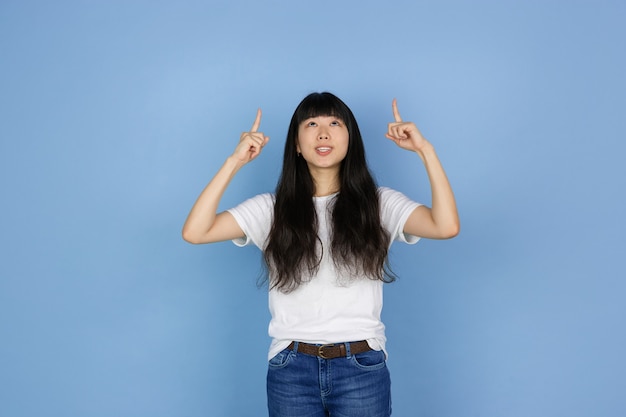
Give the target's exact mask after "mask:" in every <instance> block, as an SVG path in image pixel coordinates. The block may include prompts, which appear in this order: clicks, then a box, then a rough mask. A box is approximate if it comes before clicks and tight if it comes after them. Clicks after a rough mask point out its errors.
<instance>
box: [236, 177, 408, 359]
mask: <svg viewBox="0 0 626 417" xmlns="http://www.w3.org/2000/svg"><path fill="white" fill-rule="evenodd" d="M378 193H379V196H380V205H381V219H382V226H383V228H384V229H385V230H386V231H387V232H388V233H389V234H390V236H391V241H394V240H400V241H402V242H405V243H409V244H414V243H416V242H417V241H418V240H419V238H418V237H416V236H410V235H405V234H404V233H403V232H402V230H403V228H404V223H405V222H406V220H407V218H408V217H409V215H410V214H411V212H412V211H413V210H414V209H415V208H416V207H418V206H419V205H420V204H418V203H416V202H414V201H412V200H410V199H409V198H407V197H406V196H405V195H404V194H402V193H400V192H398V191H394V190H392V189H390V188H386V187H380V188H379V189H378ZM335 196H336V194H335V195H330V196H325V197H314V198H313V201H314V203H315V208H316V210H317V216H318V220H319V230H318V236H319V238H320V240H321V242H322V245H323V246H324V248H330V243H331V242H330V237H329V233H328V225H329V224H330V223H329V221H330V216H331V214H332V213H330V211H329V210H327V206H328V204H329V203H331V202H332V200H333V198H334V197H335ZM228 211H229V212H230V213H231V214H232V215H233V216H234V217H235V220H236V221H237V223H238V224H239V226H240V227H241V229H242V230H243V231H244V233H245V235H246V237H245V238H243V239H237V240H234V243H235V244H236V245H238V246H245V245H248V244H250V243H253V244H254V245H256V246H258V247H259V248H260V249H261V250H263V249H264V248H265V244H266V240H267V238H268V235H269V232H270V228H271V226H272V217H273V214H274V196H273V195H272V194H259V195H257V196H255V197H253V198H251V199H249V200H246V201H244V202H243V203H241V204H240V205H238V206H237V207H234V208H232V209H230V210H228ZM329 252H330V251H329V250H324V251H323V257H322V261H321V264H320V267H319V271H318V273H317V275H316V276H315V277H314V278H313V279H311V280H310V281H308V282H306V283H304V284H302V285H300V286H299V287H298V288H297V289H295V290H294V291H292V292H290V293H288V294H284V293H282V292H280V291H278V290H270V291H269V309H270V312H271V315H272V319H271V321H270V324H269V335H270V337H271V338H272V344H271V346H270V349H269V353H268V359H271V358H273V357H274V356H275V355H276V354H277V353H278V352H280V351H281V350H283V349H285V348H286V347H287V346H288V345H289V344H290V343H291V342H292V341H299V342H305V343H321V344H328V343H340V342H352V341H358V340H367V342H368V344H369V345H370V347H371V348H372V349H375V350H385V342H386V340H387V339H386V338H385V326H384V324H383V323H382V322H381V320H380V313H381V311H382V307H383V282H382V281H380V280H372V279H368V278H362V279H352V280H350V279H348V278H346V277H345V276H342V274H341V272H340V271H339V272H338V271H337V270H336V268H335V266H334V264H333V262H332V259H330V255H329Z"/></svg>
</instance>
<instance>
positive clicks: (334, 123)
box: [330, 120, 340, 126]
mask: <svg viewBox="0 0 626 417" xmlns="http://www.w3.org/2000/svg"><path fill="white" fill-rule="evenodd" d="M330 125H331V126H339V125H340V123H339V122H338V121H337V120H335V121H334V122H331V123H330Z"/></svg>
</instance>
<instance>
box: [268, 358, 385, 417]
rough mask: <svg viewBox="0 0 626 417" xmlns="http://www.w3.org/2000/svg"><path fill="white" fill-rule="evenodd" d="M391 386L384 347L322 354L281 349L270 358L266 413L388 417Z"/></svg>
mask: <svg viewBox="0 0 626 417" xmlns="http://www.w3.org/2000/svg"><path fill="white" fill-rule="evenodd" d="M296 349H297V348H296ZM390 391H391V380H390V378H389V370H388V369H387V364H386V363H385V354H384V352H382V351H377V350H371V351H368V352H363V353H359V354H356V355H349V356H347V357H343V358H336V359H322V358H319V357H317V356H311V355H306V354H304V353H301V352H295V351H292V350H289V349H285V350H283V351H282V352H280V353H279V354H277V355H276V356H274V357H273V358H272V359H271V360H270V361H269V366H268V371H267V406H268V409H269V415H270V417H328V416H330V417H389V416H390V415H391V392H390Z"/></svg>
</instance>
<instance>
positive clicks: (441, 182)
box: [385, 99, 460, 239]
mask: <svg viewBox="0 0 626 417" xmlns="http://www.w3.org/2000/svg"><path fill="white" fill-rule="evenodd" d="M392 110H393V116H394V122H392V123H389V125H388V129H387V134H386V135H385V136H386V137H387V138H389V139H391V140H392V141H394V142H395V143H396V145H398V146H399V147H401V148H403V149H406V150H409V151H412V152H415V153H417V154H418V155H419V157H420V158H421V159H422V162H423V163H424V166H425V167H426V172H427V174H428V179H429V181H430V188H431V192H432V208H428V207H426V206H420V207H418V208H416V209H415V210H414V211H413V213H411V215H410V216H409V218H408V219H407V222H406V223H405V225H404V232H405V233H408V234H411V235H414V236H420V237H425V238H431V239H449V238H451V237H454V236H456V235H457V234H458V233H459V230H460V221H459V214H458V212H457V208H456V202H455V200H454V194H453V192H452V187H451V186H450V182H449V181H448V177H447V176H446V173H445V171H444V169H443V166H442V165H441V162H440V161H439V157H438V156H437V154H436V153H435V148H434V147H433V145H432V144H431V143H430V142H428V141H427V140H426V139H425V138H424V137H423V136H422V134H421V132H420V131H419V129H418V128H417V126H416V125H415V124H414V123H411V122H403V121H402V117H400V112H399V111H398V104H397V101H396V99H394V100H393V102H392Z"/></svg>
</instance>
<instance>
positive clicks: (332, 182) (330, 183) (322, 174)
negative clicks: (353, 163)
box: [310, 170, 340, 197]
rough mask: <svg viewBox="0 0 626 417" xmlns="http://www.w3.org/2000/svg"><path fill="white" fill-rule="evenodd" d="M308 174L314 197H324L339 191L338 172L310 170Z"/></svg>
mask: <svg viewBox="0 0 626 417" xmlns="http://www.w3.org/2000/svg"><path fill="white" fill-rule="evenodd" d="M310 172H311V177H313V184H314V185H315V193H313V196H314V197H324V196H327V195H331V194H334V193H336V192H338V191H339V188H340V182H339V170H311V171H310Z"/></svg>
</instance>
